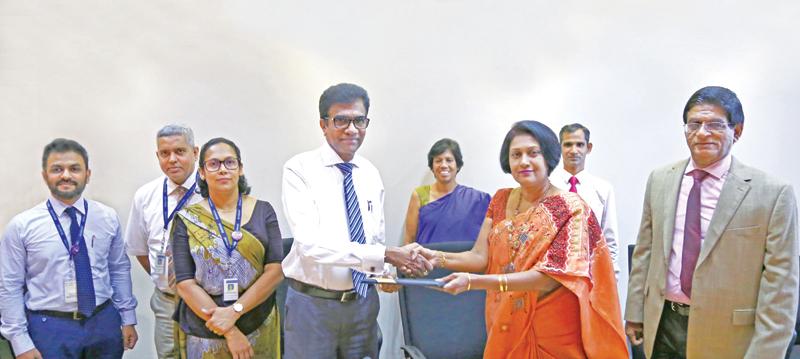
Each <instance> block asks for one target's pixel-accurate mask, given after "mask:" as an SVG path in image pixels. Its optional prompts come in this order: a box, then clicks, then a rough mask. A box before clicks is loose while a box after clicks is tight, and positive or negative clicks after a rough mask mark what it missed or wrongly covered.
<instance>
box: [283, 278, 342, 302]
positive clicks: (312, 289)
mask: <svg viewBox="0 0 800 359" xmlns="http://www.w3.org/2000/svg"><path fill="white" fill-rule="evenodd" d="M286 279H287V280H288V281H289V286H290V287H292V289H294V290H296V291H298V292H300V293H303V294H308V295H310V296H312V297H317V298H322V299H333V300H338V301H340V302H342V303H344V302H349V301H352V300H356V299H357V298H358V293H357V292H356V291H355V290H352V289H351V290H329V289H325V288H320V287H317V286H315V285H311V284H306V283H303V282H300V281H297V280H294V279H292V278H286Z"/></svg>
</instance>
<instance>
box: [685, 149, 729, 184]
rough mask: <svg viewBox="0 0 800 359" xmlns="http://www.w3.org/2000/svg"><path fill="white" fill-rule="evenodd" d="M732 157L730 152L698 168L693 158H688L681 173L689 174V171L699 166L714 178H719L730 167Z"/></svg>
mask: <svg viewBox="0 0 800 359" xmlns="http://www.w3.org/2000/svg"><path fill="white" fill-rule="evenodd" d="M732 157H733V156H732V155H731V154H730V153H728V155H726V156H725V157H723V158H722V159H721V160H719V161H717V162H714V163H712V164H711V165H710V166H708V167H706V168H699V167H697V164H696V163H694V160H689V165H688V166H686V171H685V172H684V173H683V174H684V175H686V174H689V172H691V171H693V170H695V169H698V168H699V169H701V170H703V171H706V172H708V173H709V174H710V175H712V176H714V178H716V179H721V178H722V177H723V176H725V175H726V174H727V173H728V171H729V170H730V169H731V162H733V159H732Z"/></svg>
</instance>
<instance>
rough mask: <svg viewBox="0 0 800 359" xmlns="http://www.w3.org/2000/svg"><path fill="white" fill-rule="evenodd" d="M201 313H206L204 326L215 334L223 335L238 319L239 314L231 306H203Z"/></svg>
mask: <svg viewBox="0 0 800 359" xmlns="http://www.w3.org/2000/svg"><path fill="white" fill-rule="evenodd" d="M202 310H203V313H205V314H208V316H209V318H208V320H206V328H208V330H210V331H211V332H213V333H214V334H216V335H225V333H227V332H228V331H229V330H231V328H233V326H234V325H236V321H237V320H239V317H240V316H241V315H240V314H239V313H237V312H236V311H235V310H233V308H232V307H230V306H229V307H216V308H211V309H205V308H203V309H202Z"/></svg>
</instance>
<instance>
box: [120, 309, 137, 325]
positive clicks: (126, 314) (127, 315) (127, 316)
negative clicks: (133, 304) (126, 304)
mask: <svg viewBox="0 0 800 359" xmlns="http://www.w3.org/2000/svg"><path fill="white" fill-rule="evenodd" d="M119 316H120V317H121V318H122V325H136V311H135V310H133V309H128V310H120V311H119Z"/></svg>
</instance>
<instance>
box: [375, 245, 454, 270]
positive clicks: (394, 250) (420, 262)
mask: <svg viewBox="0 0 800 359" xmlns="http://www.w3.org/2000/svg"><path fill="white" fill-rule="evenodd" d="M386 261H387V262H389V263H391V264H393V265H394V266H395V267H396V268H397V270H398V271H400V272H403V273H405V274H406V275H408V276H411V277H424V276H426V275H428V273H429V272H430V271H431V270H432V269H433V268H435V267H438V266H440V265H441V264H442V263H440V260H439V257H438V256H437V252H436V251H432V250H430V249H427V248H425V247H423V246H421V245H419V244H418V243H411V244H407V245H405V246H402V247H387V248H386Z"/></svg>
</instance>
